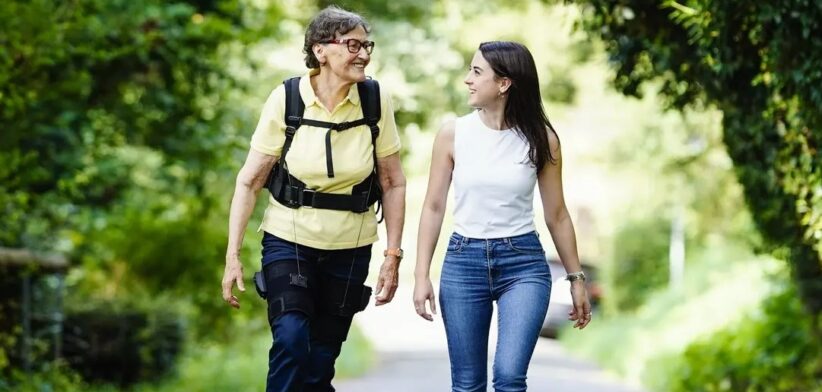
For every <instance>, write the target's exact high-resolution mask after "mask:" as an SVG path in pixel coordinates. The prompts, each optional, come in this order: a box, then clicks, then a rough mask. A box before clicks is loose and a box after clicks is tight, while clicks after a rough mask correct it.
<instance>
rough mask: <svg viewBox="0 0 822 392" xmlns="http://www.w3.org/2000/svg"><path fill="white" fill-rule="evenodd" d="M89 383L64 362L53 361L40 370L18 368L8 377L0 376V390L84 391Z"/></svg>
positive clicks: (39, 391) (36, 391) (37, 391)
mask: <svg viewBox="0 0 822 392" xmlns="http://www.w3.org/2000/svg"><path fill="white" fill-rule="evenodd" d="M88 390H89V385H88V384H87V383H86V382H84V381H83V379H82V377H80V375H79V374H77V373H76V372H74V371H73V370H72V369H71V368H69V367H68V365H66V364H65V363H64V362H60V361H58V362H53V363H51V364H49V365H48V366H47V367H46V368H45V369H43V370H42V371H37V372H33V373H24V372H23V371H21V370H19V369H15V370H13V371H12V372H11V376H10V377H9V378H8V379H3V378H0V391H2V392H6V391H14V392H52V391H60V392H84V391H88Z"/></svg>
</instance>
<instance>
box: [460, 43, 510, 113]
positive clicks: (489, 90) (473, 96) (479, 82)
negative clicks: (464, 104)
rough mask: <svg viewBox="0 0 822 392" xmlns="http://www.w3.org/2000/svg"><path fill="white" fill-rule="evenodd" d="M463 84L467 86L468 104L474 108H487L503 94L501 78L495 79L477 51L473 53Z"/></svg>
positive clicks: (489, 67) (489, 66) (491, 70)
mask: <svg viewBox="0 0 822 392" xmlns="http://www.w3.org/2000/svg"><path fill="white" fill-rule="evenodd" d="M463 82H465V84H466V85H468V104H469V105H471V107H474V108H482V107H486V106H488V104H489V103H492V102H494V101H495V100H498V99H500V98H501V92H502V93H504V92H505V91H503V86H502V83H501V82H502V81H501V78H497V77H495V74H494V70H493V69H491V65H490V64H488V62H487V61H485V58H484V57H482V52H480V51H479V50H478V51H477V52H476V53H474V58H473V59H472V60H471V67H470V69H468V75H466V76H465V80H463Z"/></svg>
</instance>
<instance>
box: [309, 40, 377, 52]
mask: <svg viewBox="0 0 822 392" xmlns="http://www.w3.org/2000/svg"><path fill="white" fill-rule="evenodd" d="M321 43H323V44H339V45H346V47H347V48H348V53H359V52H360V49H363V48H365V53H368V54H371V53H372V52H373V51H374V41H368V40H366V41H360V40H358V39H356V38H346V39H329V40H326V41H323V42H321Z"/></svg>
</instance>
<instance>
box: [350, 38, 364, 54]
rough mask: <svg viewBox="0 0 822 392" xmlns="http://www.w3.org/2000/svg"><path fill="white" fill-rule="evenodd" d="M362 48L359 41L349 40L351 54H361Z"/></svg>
mask: <svg viewBox="0 0 822 392" xmlns="http://www.w3.org/2000/svg"><path fill="white" fill-rule="evenodd" d="M360 46H362V44H361V43H360V41H357V40H355V39H350V40H348V51H349V52H351V53H357V52H359V51H360Z"/></svg>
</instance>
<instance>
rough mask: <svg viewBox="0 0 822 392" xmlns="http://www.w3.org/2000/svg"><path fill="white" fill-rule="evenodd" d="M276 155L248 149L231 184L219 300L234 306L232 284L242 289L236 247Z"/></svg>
mask: <svg viewBox="0 0 822 392" xmlns="http://www.w3.org/2000/svg"><path fill="white" fill-rule="evenodd" d="M277 159H278V157H276V156H272V155H266V154H263V153H261V152H257V151H255V150H253V149H252V150H249V152H248V157H247V158H246V161H245V163H244V164H243V167H242V168H241V169H240V172H239V173H238V174H237V181H236V184H235V186H234V197H233V198H232V199H231V208H230V212H229V218H228V247H227V249H226V255H225V272H224V273H223V281H222V286H223V299H224V300H225V301H226V302H228V303H229V304H230V305H231V306H233V307H235V308H239V307H240V303H239V300H238V299H237V297H235V296H234V295H233V294H232V293H231V290H232V288H233V286H234V284H235V283H236V284H237V288H239V289H240V291H245V285H244V284H243V266H242V263H241V262H240V248H241V247H242V243H243V236H244V235H245V228H246V226H247V225H248V219H249V217H250V216H251V213H252V212H253V211H254V204H255V203H256V201H257V195H258V194H259V193H260V190H261V189H262V188H263V186H264V185H265V182H266V180H267V179H268V174H269V173H270V172H271V168H272V167H274V164H275V163H276V162H277Z"/></svg>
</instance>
